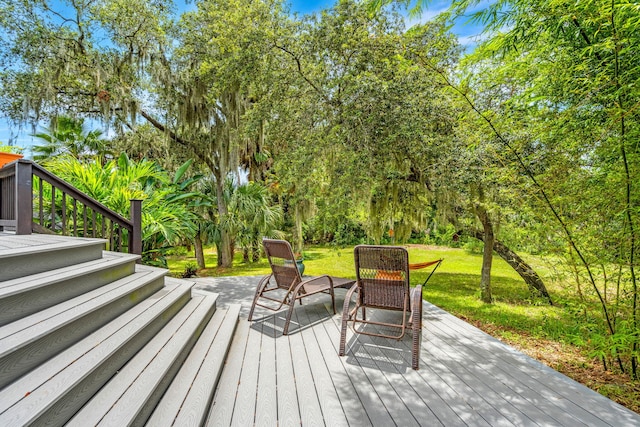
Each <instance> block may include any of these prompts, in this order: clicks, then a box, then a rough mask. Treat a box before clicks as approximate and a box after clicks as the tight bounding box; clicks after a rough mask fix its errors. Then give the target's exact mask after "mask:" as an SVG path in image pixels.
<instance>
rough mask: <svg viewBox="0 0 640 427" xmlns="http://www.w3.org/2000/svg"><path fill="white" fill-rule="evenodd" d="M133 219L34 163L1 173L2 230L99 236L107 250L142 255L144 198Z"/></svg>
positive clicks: (133, 202)
mask: <svg viewBox="0 0 640 427" xmlns="http://www.w3.org/2000/svg"><path fill="white" fill-rule="evenodd" d="M130 215H131V219H127V218H124V217H123V216H121V215H120V214H118V213H116V212H114V211H112V210H111V209H109V208H107V207H106V206H104V205H103V204H102V203H100V202H98V201H96V200H94V199H92V198H91V197H89V196H87V195H86V194H84V193H83V192H81V191H80V190H78V189H77V188H75V187H73V186H72V185H70V184H69V183H67V182H66V181H63V180H62V179H60V178H58V177H57V176H55V175H53V174H52V173H51V172H49V171H47V170H46V169H45V168H43V167H42V166H40V165H38V164H36V163H33V162H31V161H29V160H18V161H16V162H13V163H11V164H9V165H7V166H5V167H4V168H2V169H0V231H2V230H3V229H4V228H9V229H13V230H15V232H16V234H30V233H31V232H32V231H36V232H41V233H42V232H45V233H47V232H48V233H57V234H63V235H70V236H76V237H98V238H103V239H106V240H107V250H112V251H119V252H122V251H124V249H125V248H126V249H127V250H126V252H130V253H135V254H141V253H142V224H141V221H142V201H141V200H131V206H130Z"/></svg>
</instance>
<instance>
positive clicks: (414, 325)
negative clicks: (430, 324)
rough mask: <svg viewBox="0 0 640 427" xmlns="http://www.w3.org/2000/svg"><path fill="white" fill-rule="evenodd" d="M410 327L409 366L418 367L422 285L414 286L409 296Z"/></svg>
mask: <svg viewBox="0 0 640 427" xmlns="http://www.w3.org/2000/svg"><path fill="white" fill-rule="evenodd" d="M411 329H412V332H413V337H412V338H413V348H412V349H411V367H412V368H413V369H418V368H419V364H420V348H421V347H422V286H420V285H418V286H416V287H415V288H414V289H413V291H412V298H411Z"/></svg>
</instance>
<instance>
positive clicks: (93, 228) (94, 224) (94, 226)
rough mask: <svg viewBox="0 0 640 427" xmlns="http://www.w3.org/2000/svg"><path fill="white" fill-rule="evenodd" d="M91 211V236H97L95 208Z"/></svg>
mask: <svg viewBox="0 0 640 427" xmlns="http://www.w3.org/2000/svg"><path fill="white" fill-rule="evenodd" d="M91 212H92V213H93V215H92V216H93V226H92V227H91V237H94V238H95V237H96V226H97V224H96V211H95V210H93V209H92V210H91Z"/></svg>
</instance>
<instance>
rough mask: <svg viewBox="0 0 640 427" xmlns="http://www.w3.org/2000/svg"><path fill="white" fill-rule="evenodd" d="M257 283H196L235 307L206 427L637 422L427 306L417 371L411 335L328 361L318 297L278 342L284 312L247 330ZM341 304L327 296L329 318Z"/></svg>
mask: <svg viewBox="0 0 640 427" xmlns="http://www.w3.org/2000/svg"><path fill="white" fill-rule="evenodd" d="M258 279H259V278H258V277H228V278H218V279H213V278H202V279H196V282H197V283H198V285H197V288H198V289H200V290H203V291H213V292H218V293H220V300H219V301H218V304H219V305H220V306H224V305H225V304H228V303H240V304H242V311H241V318H240V324H239V325H238V329H237V331H236V336H235V338H234V342H233V343H232V346H231V349H230V354H229V359H228V360H227V364H226V366H225V369H224V370H223V373H222V378H221V382H220V384H221V385H220V386H219V389H218V391H217V393H216V396H215V398H214V403H213V406H212V412H211V415H210V419H209V425H223V426H226V425H259V426H262V425H276V423H277V425H279V426H285V425H296V426H297V425H305V426H306V425H327V426H338V425H363V426H366V425H379V426H390V425H398V426H410V425H425V426H437V425H444V426H464V425H469V426H535V425H539V426H571V427H573V426H640V415H638V414H636V413H634V412H632V411H629V410H627V409H626V408H624V407H622V406H620V405H618V404H617V403H615V402H613V401H611V400H609V399H607V398H606V397H604V396H602V395H600V394H598V393H596V392H594V391H592V390H590V389H588V388H586V387H584V386H583V385H581V384H579V383H577V382H575V381H573V380H571V379H570V378H568V377H566V376H564V375H562V374H560V373H558V372H556V371H554V370H552V369H550V368H549V367H547V366H545V365H543V364H541V363H539V362H537V361H536V360H534V359H532V358H530V357H528V356H526V355H524V354H522V353H520V352H518V351H516V350H514V349H513V348H511V347H509V346H507V345H504V344H503V343H501V342H500V341H498V340H496V339H494V338H492V337H491V336H489V335H487V334H485V333H484V332H482V331H480V330H479V329H477V328H475V327H473V326H471V325H469V324H467V323H466V322H464V321H462V320H460V319H458V318H456V317H454V316H452V315H450V314H448V313H446V312H444V311H443V310H441V309H439V308H437V307H435V306H434V305H432V304H429V303H427V302H425V304H424V313H423V317H424V326H423V338H422V351H421V360H420V370H418V371H414V370H413V369H411V350H410V346H411V341H410V340H411V335H410V334H408V335H406V336H405V338H404V339H403V340H402V341H401V342H397V341H394V340H387V339H380V338H371V337H367V336H363V335H357V338H356V336H354V334H352V333H351V332H350V333H349V335H348V338H347V350H348V353H347V355H346V356H344V357H338V354H337V350H338V343H339V339H340V329H339V328H340V314H338V315H335V316H334V315H332V314H331V311H330V305H329V304H330V299H329V297H328V296H326V295H316V296H314V297H312V298H309V299H308V300H305V303H304V305H302V306H299V305H296V309H295V314H294V317H293V320H292V325H291V328H290V334H289V335H288V336H283V335H282V326H283V324H284V315H285V313H284V312H279V313H276V314H273V313H271V312H268V311H266V310H260V311H257V312H256V315H255V319H256V320H254V321H253V322H248V321H247V320H246V318H247V313H248V309H249V306H250V304H251V299H252V297H253V294H254V290H255V286H256V284H257V281H258ZM345 294H346V291H345V290H337V291H336V299H337V301H336V302H337V305H338V307H337V308H338V311H340V309H341V307H342V301H343V299H344V296H345ZM392 315H395V313H392ZM293 322H295V323H293Z"/></svg>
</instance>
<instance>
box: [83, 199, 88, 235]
mask: <svg viewBox="0 0 640 427" xmlns="http://www.w3.org/2000/svg"><path fill="white" fill-rule="evenodd" d="M82 226H83V227H84V228H83V233H82V237H87V205H85V204H84V203H83V204H82Z"/></svg>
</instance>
